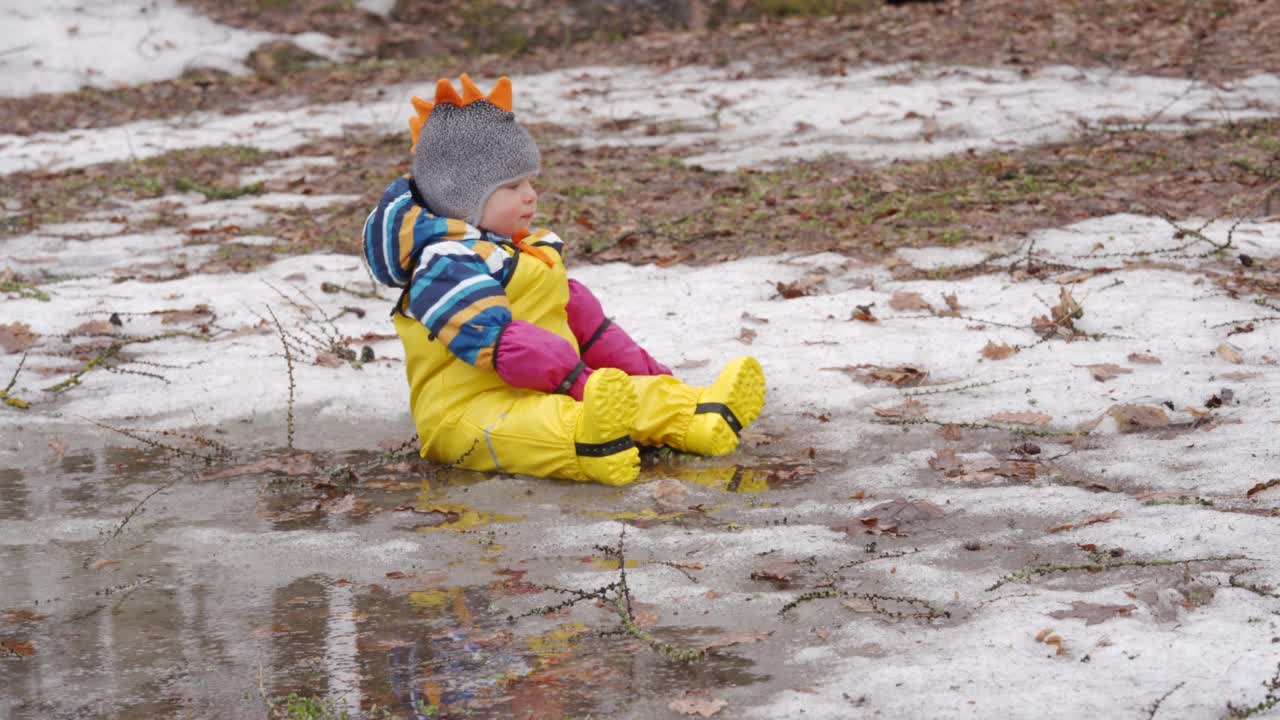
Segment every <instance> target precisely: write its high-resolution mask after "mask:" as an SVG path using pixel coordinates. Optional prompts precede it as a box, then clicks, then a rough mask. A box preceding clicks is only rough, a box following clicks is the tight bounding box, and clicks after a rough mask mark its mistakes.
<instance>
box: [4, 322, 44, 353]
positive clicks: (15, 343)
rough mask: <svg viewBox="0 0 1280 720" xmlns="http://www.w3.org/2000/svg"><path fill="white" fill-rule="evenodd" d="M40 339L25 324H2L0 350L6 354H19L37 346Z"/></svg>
mask: <svg viewBox="0 0 1280 720" xmlns="http://www.w3.org/2000/svg"><path fill="white" fill-rule="evenodd" d="M39 337H40V335H39V334H38V333H35V332H32V330H31V326H30V325H28V324H26V323H24V322H13V323H7V324H0V348H3V349H4V351H5V352H6V353H19V352H22V351H23V350H27V349H28V348H30V347H31V346H33V345H35V344H36V340H37V339H38V338H39Z"/></svg>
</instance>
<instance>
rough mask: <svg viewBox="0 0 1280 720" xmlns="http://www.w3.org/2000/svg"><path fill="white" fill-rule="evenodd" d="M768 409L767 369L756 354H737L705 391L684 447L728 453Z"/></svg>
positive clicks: (712, 452)
mask: <svg viewBox="0 0 1280 720" xmlns="http://www.w3.org/2000/svg"><path fill="white" fill-rule="evenodd" d="M763 409H764V369H763V368H761V367H760V363H759V362H757V361H756V359H755V358H753V357H746V356H744V357H740V358H734V359H733V360H731V361H730V362H729V364H728V365H726V366H725V368H724V369H723V370H721V371H720V376H719V377H717V378H716V381H715V383H714V384H713V385H712V386H711V387H709V388H707V389H705V390H703V391H702V394H701V395H700V396H699V397H698V405H697V407H696V408H695V409H694V411H693V412H694V414H693V419H692V420H691V421H690V422H689V430H688V431H687V432H685V436H684V442H683V443H681V445H682V446H683V447H682V449H683V450H685V451H687V452H692V453H698V454H699V455H727V454H728V453H731V452H733V451H734V450H737V449H738V433H739V432H740V431H741V430H742V428H744V427H746V426H747V425H750V424H751V423H752V422H753V421H755V419H756V417H757V416H759V415H760V411H761V410H763Z"/></svg>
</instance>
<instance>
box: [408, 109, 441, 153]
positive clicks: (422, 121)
mask: <svg viewBox="0 0 1280 720" xmlns="http://www.w3.org/2000/svg"><path fill="white" fill-rule="evenodd" d="M409 102H411V103H413V109H414V110H416V111H417V113H418V114H417V115H413V116H411V117H410V118H409V134H410V135H411V136H412V137H413V144H412V145H410V146H409V149H410V150H413V149H414V148H416V147H418V138H419V137H422V127H423V126H424V125H426V124H427V118H428V117H429V116H430V115H431V111H432V110H434V109H435V107H436V105H435V103H430V102H427V101H426V100H423V99H422V98H420V97H416V96H415V97H412V98H410V99H409Z"/></svg>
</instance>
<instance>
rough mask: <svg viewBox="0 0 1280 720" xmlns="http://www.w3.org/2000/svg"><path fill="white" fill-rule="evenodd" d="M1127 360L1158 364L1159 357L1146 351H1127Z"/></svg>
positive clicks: (1144, 363)
mask: <svg viewBox="0 0 1280 720" xmlns="http://www.w3.org/2000/svg"><path fill="white" fill-rule="evenodd" d="M1129 362H1131V363H1137V364H1139V365H1159V364H1160V358H1158V357H1156V356H1155V355H1148V354H1146V353H1129Z"/></svg>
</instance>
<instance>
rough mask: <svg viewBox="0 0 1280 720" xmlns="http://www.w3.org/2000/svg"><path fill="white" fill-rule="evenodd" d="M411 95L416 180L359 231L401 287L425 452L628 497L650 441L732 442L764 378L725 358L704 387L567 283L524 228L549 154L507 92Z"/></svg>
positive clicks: (371, 259)
mask: <svg viewBox="0 0 1280 720" xmlns="http://www.w3.org/2000/svg"><path fill="white" fill-rule="evenodd" d="M461 80H462V93H461V95H459V93H458V91H457V90H456V89H455V88H454V87H453V85H452V83H450V82H449V81H448V80H440V81H439V82H438V83H437V85H436V95H435V102H427V101H425V100H422V99H421V98H416V97H415V98H413V105H414V107H415V108H416V111H417V113H416V115H415V116H414V117H412V118H410V121H409V124H410V128H411V131H412V135H413V142H414V146H413V173H412V174H411V175H405V176H404V177H401V178H399V179H397V180H396V181H395V182H393V183H392V184H391V186H390V187H388V188H387V190H386V192H385V193H383V196H382V200H381V201H380V202H379V203H378V207H377V208H376V209H375V210H374V211H373V212H372V213H371V214H370V215H369V218H368V220H367V221H366V222H365V233H364V250H365V259H366V261H367V262H368V264H369V268H370V269H371V270H372V272H373V275H374V277H375V278H377V280H378V281H379V282H381V283H383V284H385V285H388V286H391V287H395V288H399V289H401V290H402V292H401V295H400V299H399V301H398V302H397V303H396V307H395V309H394V311H393V313H392V316H393V318H394V323H395V328H396V332H397V333H398V334H399V335H400V339H401V340H402V341H403V343H404V350H405V364H406V370H407V373H408V377H409V405H410V408H411V410H412V413H413V417H414V422H415V423H416V425H417V427H418V437H419V439H420V441H421V443H422V455H423V457H426V458H428V459H431V460H434V461H437V462H441V463H447V464H451V465H457V466H460V467H465V468H470V469H473V470H482V471H493V472H511V473H525V474H528V475H537V476H540V477H555V478H565V479H569V480H591V481H596V482H601V483H606V484H609V485H624V484H626V483H629V482H631V481H633V480H635V479H636V476H637V475H638V473H639V464H640V458H639V451H638V450H637V448H636V443H639V444H641V445H655V446H656V445H667V446H669V447H672V448H674V449H676V450H681V451H684V452H690V453H696V454H699V455H722V454H726V453H729V452H732V451H733V450H735V449H736V448H737V446H738V433H739V432H740V431H741V430H742V428H743V427H745V426H746V425H747V424H749V423H751V422H752V421H753V420H755V419H756V416H757V415H759V414H760V411H761V410H762V409H763V407H764V373H763V371H762V370H761V368H760V364H759V363H758V362H756V360H755V359H753V358H750V357H739V358H737V359H735V360H733V361H732V362H730V363H729V364H728V365H727V366H726V367H725V368H724V369H723V370H722V371H721V372H720V374H719V376H718V378H717V379H716V381H715V382H714V383H713V384H712V385H711V386H710V387H706V388H700V387H692V386H689V385H686V384H684V383H683V382H681V381H680V380H677V379H676V378H675V377H673V376H672V374H671V370H670V369H668V368H667V367H666V366H665V365H663V364H661V363H659V362H657V361H656V360H654V359H653V358H652V357H650V355H649V353H648V352H646V351H645V350H644V348H642V347H640V346H639V345H638V344H636V342H635V341H634V340H632V339H631V337H630V336H629V335H628V334H627V333H626V332H625V331H623V330H622V328H620V327H618V325H616V324H614V323H612V322H611V321H610V320H609V319H608V318H606V317H605V315H604V311H603V309H602V308H601V306H600V302H599V301H598V300H597V299H596V297H595V296H594V295H593V294H592V293H591V291H590V290H588V289H587V288H586V287H585V286H584V285H582V284H581V283H579V282H577V281H575V280H570V279H569V278H568V277H567V275H566V271H565V266H564V262H563V260H562V254H563V251H564V243H563V242H562V241H561V240H560V238H558V237H557V236H556V235H555V234H554V233H552V232H550V231H548V230H545V229H538V230H535V231H533V232H530V231H529V229H528V227H529V223H530V221H531V220H532V219H533V215H534V212H535V210H536V208H537V199H538V195H537V193H536V192H535V191H534V189H533V185H532V180H533V178H534V177H535V176H536V175H537V174H538V170H539V166H540V162H541V156H540V154H539V152H538V148H537V145H536V144H535V143H534V141H533V138H532V137H530V135H529V133H528V132H527V131H526V130H525V129H524V127H522V126H521V125H520V124H519V123H518V122H516V119H515V115H514V114H513V113H512V112H511V81H510V80H508V79H507V78H505V77H504V78H501V79H500V80H498V82H497V84H496V85H495V86H494V88H493V90H492V91H491V92H490V93H489V94H488V95H487V96H486V95H483V94H482V93H481V92H480V90H479V89H478V88H477V87H476V86H475V84H473V83H472V82H471V79H470V78H468V77H467V76H466V75H465V74H464V75H463V76H462V78H461Z"/></svg>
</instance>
